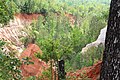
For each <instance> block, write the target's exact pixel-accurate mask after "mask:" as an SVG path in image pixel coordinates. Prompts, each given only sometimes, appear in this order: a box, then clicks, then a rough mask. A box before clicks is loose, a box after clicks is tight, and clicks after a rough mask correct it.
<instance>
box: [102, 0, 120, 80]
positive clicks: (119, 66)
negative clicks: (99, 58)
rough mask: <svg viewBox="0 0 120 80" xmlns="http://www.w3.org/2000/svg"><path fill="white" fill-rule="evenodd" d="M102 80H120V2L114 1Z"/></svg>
mask: <svg viewBox="0 0 120 80" xmlns="http://www.w3.org/2000/svg"><path fill="white" fill-rule="evenodd" d="M100 80H120V0H112V1H111V4H110V13H109V20H108V28H107V33H106V40H105V50H104V54H103V63H102V68H101V74H100Z"/></svg>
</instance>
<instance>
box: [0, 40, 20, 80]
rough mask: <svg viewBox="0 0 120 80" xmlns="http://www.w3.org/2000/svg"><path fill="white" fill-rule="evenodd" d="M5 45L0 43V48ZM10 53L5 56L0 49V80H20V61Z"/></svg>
mask: <svg viewBox="0 0 120 80" xmlns="http://www.w3.org/2000/svg"><path fill="white" fill-rule="evenodd" d="M4 44H5V43H4V42H2V41H0V47H2V46H3V45H4ZM10 54H12V53H8V54H5V53H3V52H2V51H1V49H0V80H22V75H21V70H20V65H21V61H20V60H19V59H18V58H16V57H15V56H10Z"/></svg>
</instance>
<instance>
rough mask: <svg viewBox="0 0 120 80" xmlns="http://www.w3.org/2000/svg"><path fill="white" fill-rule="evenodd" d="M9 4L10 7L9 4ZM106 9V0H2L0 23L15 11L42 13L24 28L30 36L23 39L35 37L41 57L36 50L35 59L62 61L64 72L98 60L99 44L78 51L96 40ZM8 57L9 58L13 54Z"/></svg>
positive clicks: (100, 47) (103, 22) (105, 15)
mask: <svg viewBox="0 0 120 80" xmlns="http://www.w3.org/2000/svg"><path fill="white" fill-rule="evenodd" d="M6 3H7V5H6ZM8 4H11V6H9V7H8ZM2 5H3V6H2ZM1 6H2V7H1ZM10 7H11V9H9V8H10ZM108 9H109V0H108V1H106V0H99V1H97V0H91V1H89V0H77V1H74V0H71V1H69V0H54V1H53V0H52V1H50V0H8V2H5V3H2V1H0V12H2V13H1V14H0V23H7V22H9V20H10V18H13V14H14V13H26V14H32V13H39V14H43V16H41V17H39V19H38V21H37V22H34V21H33V24H31V25H30V27H28V28H27V33H28V34H29V36H28V37H27V38H25V41H26V42H27V41H28V39H35V43H36V44H37V45H39V46H40V48H41V50H42V51H43V55H42V56H41V55H39V53H38V54H37V55H36V56H37V57H38V58H41V59H43V60H45V61H46V62H47V61H49V60H52V59H53V60H55V61H58V60H65V68H66V71H71V70H76V69H80V68H82V67H84V66H90V65H93V64H94V63H95V62H96V61H98V60H100V59H101V54H102V50H103V46H101V45H100V46H99V47H92V48H91V49H90V50H89V51H88V52H87V53H85V54H84V55H83V54H81V50H82V48H83V47H85V45H86V44H88V43H91V42H93V41H95V40H96V39H97V37H98V35H99V32H100V30H101V29H102V28H104V27H105V26H106V22H107V18H108ZM9 13H10V14H9ZM8 14H9V15H8ZM66 14H70V15H71V16H72V17H74V20H73V21H75V22H73V23H72V24H71V22H70V21H69V17H70V16H69V17H66V16H65V15H66ZM2 56H4V55H2ZM0 57H1V55H0ZM9 58H10V60H12V57H9ZM5 59H6V58H5ZM15 61H16V58H15ZM3 62H4V60H3ZM7 62H9V61H7ZM18 62H19V61H18ZM1 63H2V62H1ZM1 63H0V64H1ZM15 64H16V63H15ZM19 65H20V64H16V65H15V66H19ZM0 67H1V66H0ZM8 70H11V68H10V69H8ZM12 71H14V70H12ZM15 73H19V71H17V72H15ZM13 74H14V72H13ZM1 75H2V74H1V73H0V76H1ZM9 76H11V75H9ZM12 78H14V77H11V79H12ZM0 79H4V78H0Z"/></svg>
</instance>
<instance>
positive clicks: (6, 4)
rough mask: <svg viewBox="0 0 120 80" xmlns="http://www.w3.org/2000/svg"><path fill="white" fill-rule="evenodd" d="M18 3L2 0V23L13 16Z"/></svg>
mask: <svg viewBox="0 0 120 80" xmlns="http://www.w3.org/2000/svg"><path fill="white" fill-rule="evenodd" d="M15 11H16V5H15V4H14V2H13V1H12V0H0V23H1V24H7V23H8V22H9V21H10V19H12V18H13V15H14V12H15Z"/></svg>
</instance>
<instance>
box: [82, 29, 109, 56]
mask: <svg viewBox="0 0 120 80" xmlns="http://www.w3.org/2000/svg"><path fill="white" fill-rule="evenodd" d="M106 30H107V27H105V28H103V29H101V31H100V35H99V36H98V38H97V40H96V41H94V42H92V43H89V44H87V45H86V46H85V47H84V48H82V51H81V53H83V54H84V53H85V52H87V50H88V49H89V48H91V47H93V46H95V47H97V46H98V45H99V44H102V45H104V43H105V37H106Z"/></svg>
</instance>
